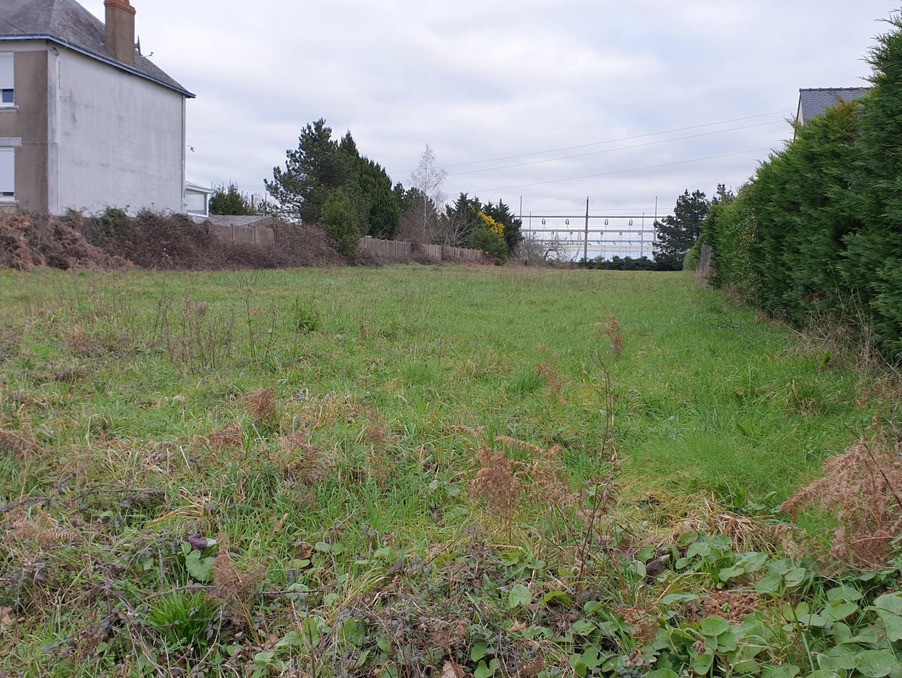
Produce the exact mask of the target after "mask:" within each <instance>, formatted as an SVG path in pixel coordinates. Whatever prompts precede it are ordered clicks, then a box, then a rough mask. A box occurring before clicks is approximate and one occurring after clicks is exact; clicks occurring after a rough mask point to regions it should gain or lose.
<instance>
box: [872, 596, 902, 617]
mask: <svg viewBox="0 0 902 678" xmlns="http://www.w3.org/2000/svg"><path fill="white" fill-rule="evenodd" d="M874 607H876V608H877V609H878V610H886V611H887V612H892V613H893V614H897V615H899V616H900V617H902V591H896V592H895V593H887V594H886V595H883V596H880V597H879V598H878V599H877V600H875V601H874Z"/></svg>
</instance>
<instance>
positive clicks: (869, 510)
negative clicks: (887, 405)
mask: <svg viewBox="0 0 902 678" xmlns="http://www.w3.org/2000/svg"><path fill="white" fill-rule="evenodd" d="M823 470H824V477H823V478H821V479H819V480H816V481H814V482H813V483H811V484H810V485H808V486H807V487H805V488H803V489H802V490H800V491H799V492H798V493H796V494H795V495H793V496H792V497H790V498H789V499H787V500H786V501H785V502H784V503H783V505H782V506H781V507H780V508H781V509H782V510H783V511H786V512H787V513H789V514H790V515H792V516H795V515H797V514H798V513H799V511H801V510H802V509H804V508H809V507H816V508H820V509H823V510H832V511H835V512H836V516H837V518H838V519H839V522H840V524H841V527H840V528H839V529H838V530H837V531H836V533H835V535H834V539H833V550H832V554H833V556H834V557H836V558H838V559H839V560H841V561H844V562H848V563H851V564H853V565H856V566H859V567H880V566H882V565H885V564H886V560H887V558H888V557H889V555H890V549H891V548H892V545H893V541H894V540H895V539H897V538H898V537H899V535H900V534H902V494H900V493H902V434H900V431H898V430H896V429H895V428H892V427H889V430H887V426H885V425H884V424H883V423H882V422H881V421H880V420H879V419H876V420H875V421H874V423H873V424H872V425H871V426H870V427H869V428H868V433H866V434H865V435H862V436H861V438H860V439H859V440H858V442H856V443H855V444H854V445H852V446H851V447H850V448H849V449H848V450H846V451H845V452H844V453H843V454H840V455H837V456H835V457H833V458H831V459H828V460H827V461H826V462H825V463H824V466H823Z"/></svg>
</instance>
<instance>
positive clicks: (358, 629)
mask: <svg viewBox="0 0 902 678" xmlns="http://www.w3.org/2000/svg"><path fill="white" fill-rule="evenodd" d="M341 635H342V636H344V638H345V640H347V641H348V642H349V643H350V644H351V645H353V646H355V647H363V643H364V641H365V640H366V628H364V626H363V624H361V623H360V622H359V621H357V620H356V619H354V618H353V617H352V618H350V619H348V620H347V621H346V622H345V623H344V625H342V627H341Z"/></svg>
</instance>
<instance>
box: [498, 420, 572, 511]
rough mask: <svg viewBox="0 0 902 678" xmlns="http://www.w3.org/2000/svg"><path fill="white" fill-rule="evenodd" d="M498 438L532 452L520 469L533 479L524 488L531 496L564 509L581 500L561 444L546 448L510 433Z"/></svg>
mask: <svg viewBox="0 0 902 678" xmlns="http://www.w3.org/2000/svg"><path fill="white" fill-rule="evenodd" d="M495 440H496V441H498V442H500V443H502V444H503V445H506V446H507V447H509V448H511V449H515V450H517V449H519V450H523V451H525V452H529V453H530V455H532V461H531V462H529V463H525V464H521V465H520V468H519V470H518V475H519V476H520V477H521V478H522V479H523V480H525V481H528V483H529V487H528V489H526V488H524V491H525V492H527V493H528V494H530V495H531V496H530V498H531V499H535V500H536V501H537V502H539V503H540V504H541V505H543V506H548V507H551V508H554V509H559V510H562V511H565V510H567V509H570V508H572V507H573V506H575V505H576V504H577V503H578V502H579V495H578V494H577V493H575V492H573V491H572V490H571V489H570V479H569V477H568V474H567V469H566V467H565V466H564V464H563V463H562V462H561V452H562V450H561V446H560V445H554V446H553V447H550V448H548V449H545V448H544V447H541V446H539V445H534V444H532V443H528V442H526V441H525V440H518V439H517V438H509V437H508V436H497V437H496V438H495Z"/></svg>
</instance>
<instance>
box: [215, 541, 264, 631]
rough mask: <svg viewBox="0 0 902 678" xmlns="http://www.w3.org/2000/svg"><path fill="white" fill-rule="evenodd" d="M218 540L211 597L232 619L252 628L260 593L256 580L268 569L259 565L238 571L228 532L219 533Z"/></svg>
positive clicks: (258, 580)
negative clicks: (233, 560)
mask: <svg viewBox="0 0 902 678" xmlns="http://www.w3.org/2000/svg"><path fill="white" fill-rule="evenodd" d="M217 541H218V542H219V555H217V556H216V560H214V561H213V586H212V588H211V589H210V598H212V599H213V600H214V601H216V602H217V603H219V604H220V605H222V608H223V610H224V611H225V613H226V615H227V616H228V617H229V619H230V620H231V621H232V622H233V623H235V624H242V623H246V624H247V625H248V627H249V628H251V629H253V620H252V618H251V609H252V607H253V604H254V598H255V597H256V595H257V584H259V583H260V582H261V581H263V578H264V577H265V573H264V572H263V571H262V570H258V569H255V570H251V571H249V572H243V573H242V572H239V571H238V569H237V568H236V567H235V565H234V563H232V558H231V556H230V555H229V546H228V540H227V539H226V536H225V535H224V534H219V535H218V536H217Z"/></svg>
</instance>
